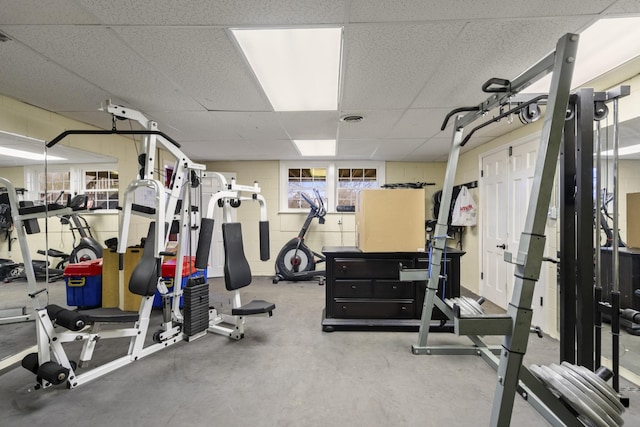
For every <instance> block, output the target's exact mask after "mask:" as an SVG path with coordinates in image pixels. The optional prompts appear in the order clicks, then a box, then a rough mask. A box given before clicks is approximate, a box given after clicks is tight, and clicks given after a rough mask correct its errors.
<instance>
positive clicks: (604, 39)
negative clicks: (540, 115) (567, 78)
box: [523, 17, 640, 93]
mask: <svg viewBox="0 0 640 427" xmlns="http://www.w3.org/2000/svg"><path fill="white" fill-rule="evenodd" d="M638 40H640V17H630V18H608V19H600V20H598V21H597V22H595V23H594V24H593V25H591V26H590V27H589V28H587V29H586V30H584V31H583V32H581V33H580V41H579V42H578V53H576V65H575V69H574V71H573V79H572V80H571V89H576V88H579V87H581V86H582V85H584V84H585V83H588V82H590V81H591V80H593V79H595V78H596V77H599V76H601V75H603V74H605V73H607V72H609V71H611V70H613V69H614V68H616V67H618V66H620V65H622V64H624V63H625V62H627V61H630V60H632V59H633V58H635V57H637V56H639V55H640V43H638ZM550 83H551V76H550V75H548V76H546V77H544V78H542V79H540V80H538V81H537V82H536V83H534V84H532V85H531V86H529V87H528V88H527V89H525V90H524V91H523V92H525V93H539V92H548V91H549V85H550Z"/></svg>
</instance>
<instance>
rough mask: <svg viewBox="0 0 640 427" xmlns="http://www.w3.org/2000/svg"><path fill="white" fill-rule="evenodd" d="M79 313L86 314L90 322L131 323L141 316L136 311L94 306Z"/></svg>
mask: <svg viewBox="0 0 640 427" xmlns="http://www.w3.org/2000/svg"><path fill="white" fill-rule="evenodd" d="M78 313H80V314H82V315H84V316H85V318H86V319H87V321H88V322H89V323H95V322H104V323H130V322H137V321H138V318H139V317H140V316H139V315H138V312H136V311H122V310H120V309H119V308H94V309H92V310H79V311H78Z"/></svg>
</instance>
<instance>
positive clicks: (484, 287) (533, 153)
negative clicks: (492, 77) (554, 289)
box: [481, 138, 549, 329]
mask: <svg viewBox="0 0 640 427" xmlns="http://www.w3.org/2000/svg"><path fill="white" fill-rule="evenodd" d="M538 146H539V141H538V139H537V138H535V139H532V140H529V141H526V142H524V143H522V144H518V145H514V146H512V147H508V148H505V149H504V150H500V151H498V152H495V153H492V154H489V155H487V156H485V157H483V159H482V170H483V180H482V185H483V192H482V194H483V206H484V207H483V209H484V211H483V213H484V214H483V217H482V218H483V227H482V233H483V235H482V246H483V248H482V257H483V261H482V272H483V274H482V276H483V279H482V280H481V293H482V295H483V296H484V297H485V298H487V299H488V300H490V301H491V302H493V303H494V304H496V305H498V306H500V307H502V308H505V309H506V308H507V304H508V303H509V301H510V300H511V293H512V291H513V284H514V280H515V279H514V276H513V274H514V266H513V265H512V264H509V263H507V262H505V261H504V259H503V257H504V251H508V252H511V254H512V256H513V257H514V258H515V257H516V256H517V254H518V247H519V243H520V236H521V234H522V231H523V229H524V225H525V220H526V215H527V209H528V207H529V200H530V196H531V186H532V183H533V176H534V174H535V166H536V158H537V150H538ZM546 234H547V235H549V231H547V232H546ZM545 292H546V276H545V274H541V275H540V280H539V281H538V282H537V283H536V288H535V292H534V297H533V301H532V309H533V320H532V324H533V325H536V326H540V327H541V328H542V329H544V327H545V321H544V319H545V316H544V308H543V302H544V300H543V298H542V297H543V296H544V295H545Z"/></svg>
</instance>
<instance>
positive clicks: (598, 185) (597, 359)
mask: <svg viewBox="0 0 640 427" xmlns="http://www.w3.org/2000/svg"><path fill="white" fill-rule="evenodd" d="M601 128H602V127H601V125H600V120H597V121H596V136H595V139H596V141H595V164H596V167H595V173H596V176H595V178H596V182H595V190H596V198H595V220H594V223H595V239H596V240H595V248H596V249H595V251H596V253H595V266H596V269H595V276H594V278H595V293H594V297H595V305H594V327H595V342H594V366H593V368H594V369H598V368H600V365H601V362H602V313H601V312H600V307H599V306H600V302H601V301H602V265H601V263H602V253H601V245H600V239H601V234H602V233H601V231H600V227H601V225H600V221H601V220H602V211H601V210H600V207H601V205H602V170H601V169H602V134H601Z"/></svg>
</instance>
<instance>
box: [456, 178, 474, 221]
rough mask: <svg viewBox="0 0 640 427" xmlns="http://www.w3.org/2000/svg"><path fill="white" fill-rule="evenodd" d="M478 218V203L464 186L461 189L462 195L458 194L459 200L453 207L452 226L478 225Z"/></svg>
mask: <svg viewBox="0 0 640 427" xmlns="http://www.w3.org/2000/svg"><path fill="white" fill-rule="evenodd" d="M477 216H478V211H477V209H476V202H475V201H474V200H473V197H472V196H471V194H470V193H469V189H468V188H467V187H466V186H464V185H463V186H462V188H461V189H460V194H458V198H457V199H456V203H455V205H454V206H453V214H452V216H451V225H456V226H461V225H462V226H468V225H476V223H477Z"/></svg>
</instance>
